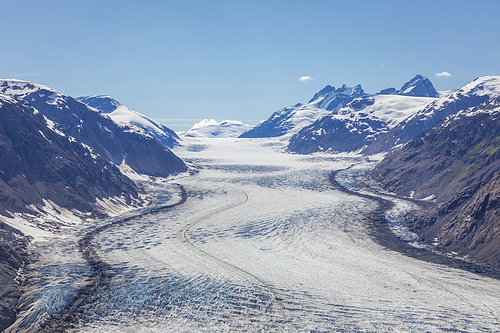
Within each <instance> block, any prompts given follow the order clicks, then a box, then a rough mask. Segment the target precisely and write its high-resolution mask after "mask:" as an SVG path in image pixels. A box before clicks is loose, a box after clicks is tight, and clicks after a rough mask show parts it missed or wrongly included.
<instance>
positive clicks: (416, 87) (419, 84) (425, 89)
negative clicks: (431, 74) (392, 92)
mask: <svg viewBox="0 0 500 333" xmlns="http://www.w3.org/2000/svg"><path fill="white" fill-rule="evenodd" d="M396 94H397V95H404V96H414V97H439V93H438V92H437V91H436V89H435V88H434V86H433V84H432V82H431V81H430V80H429V79H428V78H427V77H425V76H422V75H420V74H417V75H415V77H414V78H413V79H411V80H410V81H408V82H406V83H405V84H404V85H403V86H402V87H401V89H399V90H398V91H397V92H396Z"/></svg>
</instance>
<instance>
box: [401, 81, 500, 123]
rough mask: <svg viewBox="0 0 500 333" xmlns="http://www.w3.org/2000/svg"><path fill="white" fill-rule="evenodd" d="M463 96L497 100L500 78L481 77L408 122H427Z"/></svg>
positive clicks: (499, 93) (417, 114) (442, 98)
mask: <svg viewBox="0 0 500 333" xmlns="http://www.w3.org/2000/svg"><path fill="white" fill-rule="evenodd" d="M462 96H488V98H495V97H499V96H500V76H494V75H490V76H481V77H479V78H477V79H475V80H474V81H472V82H470V83H468V84H466V85H465V86H463V87H462V88H460V89H458V90H456V91H454V92H452V93H450V94H448V95H445V96H443V97H441V98H439V99H437V100H436V101H434V102H433V103H431V104H429V105H428V106H427V107H425V108H424V109H423V110H421V111H420V112H418V113H416V114H414V115H413V116H411V117H409V118H408V119H407V120H406V122H408V121H410V120H412V119H414V118H416V117H422V118H420V120H425V119H427V117H430V116H432V115H433V114H434V113H435V112H438V111H439V110H441V109H442V108H443V107H444V106H446V105H447V104H449V103H452V102H455V101H457V100H459V99H460V98H461V97H462Z"/></svg>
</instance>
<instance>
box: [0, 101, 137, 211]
mask: <svg viewBox="0 0 500 333" xmlns="http://www.w3.org/2000/svg"><path fill="white" fill-rule="evenodd" d="M0 104H1V106H0V170H1V172H0V214H2V215H4V216H10V214H9V212H21V213H33V212H32V211H31V210H30V208H28V206H29V205H31V204H35V205H39V206H44V205H45V204H44V202H43V199H45V200H51V201H53V202H54V203H56V204H57V205H59V206H61V207H66V208H69V209H73V208H75V209H77V210H79V211H82V212H84V211H86V212H93V213H94V214H95V215H97V216H98V215H99V214H100V212H98V211H97V210H96V209H95V202H96V199H103V198H108V197H112V196H122V197H124V198H125V200H126V201H127V202H131V201H132V199H133V198H135V199H137V198H138V192H137V188H136V185H135V184H134V183H133V182H132V181H131V180H130V179H128V178H127V177H125V176H124V175H122V174H121V172H120V171H119V170H118V169H117V168H116V167H115V166H114V165H112V164H110V163H109V162H107V161H106V160H104V159H102V158H101V157H99V156H97V155H94V154H93V153H92V152H91V151H90V150H89V149H87V148H85V147H84V146H83V145H82V144H81V143H80V142H78V141H76V140H74V139H71V138H69V137H67V136H64V133H62V132H59V133H56V132H54V131H53V130H50V129H49V128H48V127H47V124H46V121H45V119H44V117H43V116H42V115H41V114H40V113H39V112H38V111H37V110H36V109H34V108H33V107H30V106H29V105H27V104H25V103H23V102H19V101H15V100H13V99H10V98H1V99H0ZM61 134H62V135H61Z"/></svg>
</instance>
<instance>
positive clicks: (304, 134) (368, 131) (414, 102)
mask: <svg viewBox="0 0 500 333" xmlns="http://www.w3.org/2000/svg"><path fill="white" fill-rule="evenodd" d="M436 96H438V93H437V92H436V90H435V89H434V86H433V85H432V83H431V82H430V81H429V79H428V78H426V77H423V76H421V75H417V76H415V77H414V78H413V79H412V80H410V81H408V82H406V83H405V84H404V85H403V87H402V88H401V89H399V90H396V89H394V88H389V89H385V90H382V91H381V92H380V93H379V94H376V95H365V96H363V97H358V98H356V99H354V100H352V101H351V102H349V103H348V104H347V105H345V106H344V107H342V108H340V109H338V110H335V111H333V112H331V113H329V114H327V115H325V116H323V117H321V118H319V119H318V120H316V121H315V122H314V123H312V124H311V125H308V126H305V127H304V128H302V129H301V130H300V131H299V132H298V133H297V134H295V135H294V136H293V137H292V138H291V139H290V142H289V145H288V151H290V152H294V153H299V154H310V153H313V152H346V151H347V152H348V151H356V150H359V149H362V148H364V147H366V146H368V145H369V144H371V143H372V142H373V141H374V140H375V139H376V138H377V137H379V136H381V135H383V134H384V133H387V132H388V131H389V130H390V129H392V128H394V127H395V126H397V125H398V124H399V123H400V122H402V121H403V120H404V119H406V118H408V117H410V116H411V115H413V114H415V113H417V112H418V111H420V110H421V109H422V108H424V107H425V106H426V105H427V104H429V103H431V102H432V101H434V100H435V97H436Z"/></svg>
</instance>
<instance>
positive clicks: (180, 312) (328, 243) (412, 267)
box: [7, 137, 500, 333]
mask: <svg viewBox="0 0 500 333" xmlns="http://www.w3.org/2000/svg"><path fill="white" fill-rule="evenodd" d="M284 145H285V143H283V141H281V140H279V139H272V138H266V139H238V138H203V139H201V138H192V139H190V138H187V137H186V138H185V144H184V145H182V146H178V147H176V148H174V151H175V153H176V154H177V155H178V156H181V157H182V158H183V159H184V160H185V161H187V163H188V164H189V165H190V167H191V168H192V169H196V171H197V172H196V173H194V175H188V174H186V173H184V174H179V175H177V176H175V177H174V176H172V177H169V178H165V179H158V180H156V181H144V182H143V183H142V184H143V185H144V186H145V187H146V188H147V189H148V192H149V193H150V194H151V195H152V196H153V197H154V198H155V202H154V204H153V205H152V206H151V207H148V208H142V209H140V210H137V211H134V212H127V213H125V214H122V215H119V216H114V217H112V218H108V219H105V220H101V221H96V222H95V223H92V224H85V225H79V226H75V227H73V228H68V229H67V230H66V232H64V233H63V234H61V235H57V236H54V237H53V238H52V239H45V240H44V241H40V242H35V243H34V244H33V246H34V249H35V250H36V251H35V252H36V253H39V255H38V257H37V258H36V260H35V261H34V262H33V263H32V264H31V266H30V267H28V269H27V270H26V272H25V273H24V274H25V276H26V277H28V279H27V281H29V282H28V283H27V284H26V285H25V286H24V296H23V298H22V299H21V303H20V315H19V318H18V320H17V321H16V323H15V324H14V325H13V326H11V327H10V328H9V329H8V330H7V332H26V331H41V332H43V331H46V332H49V331H53V330H62V329H64V330H65V331H68V332H103V331H106V332H134V333H137V332H164V331H171V332H193V331H196V332H238V331H252V332H254V331H255V332H259V331H261V332H290V331H294V332H311V331H315V332H316V331H319V332H394V331H405V332H420V331H428V332H440V331H467V332H470V331H480V332H494V331H498V330H499V328H500V327H499V322H498V318H499V317H500V310H499V309H500V299H499V298H498V290H499V288H500V281H499V280H495V279H491V278H488V277H485V276H482V275H480V274H474V273H471V272H467V271H463V270H459V269H454V268H450V267H448V266H444V265H438V264H433V263H429V262H426V261H422V260H417V259H414V258H410V257H407V256H405V255H403V254H401V253H399V252H396V251H392V250H389V249H387V248H385V247H383V246H381V245H379V244H378V243H377V242H375V241H374V240H373V239H372V237H370V236H369V234H368V232H367V225H366V217H367V216H368V214H369V213H370V212H371V211H373V210H374V209H376V208H377V203H376V202H374V201H373V200H370V199H367V198H363V197H360V196H355V195H350V194H348V193H346V192H343V191H340V190H339V189H338V188H336V187H335V186H333V185H332V183H331V182H330V179H329V177H330V175H331V173H332V171H338V170H343V169H346V168H349V167H351V168H350V169H348V170H346V171H343V173H342V172H341V173H340V174H339V177H338V179H337V181H338V182H340V183H341V184H342V185H343V186H346V187H349V188H351V189H353V190H359V191H361V190H362V189H361V188H357V182H356V179H357V178H358V177H361V175H362V172H361V171H362V170H363V169H370V168H372V167H373V166H374V165H375V164H376V163H377V162H378V159H379V158H380V157H377V158H378V159H377V158H375V157H367V156H363V155H357V154H354V153H343V154H332V155H326V154H313V155H307V156H304V155H293V154H287V153H284V151H285V146H284ZM360 170H361V171H360ZM373 195H376V194H373ZM390 200H393V199H390ZM393 201H394V208H393V209H392V210H391V211H389V212H387V217H388V218H389V219H390V220H397V216H398V214H401V212H404V211H405V209H409V208H408V207H409V206H410V205H411V204H412V203H410V202H407V201H405V200H402V199H397V200H396V199H394V200H393ZM179 203H180V204H179ZM176 204H177V205H176ZM395 224H397V223H395ZM89 258H91V259H89Z"/></svg>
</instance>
